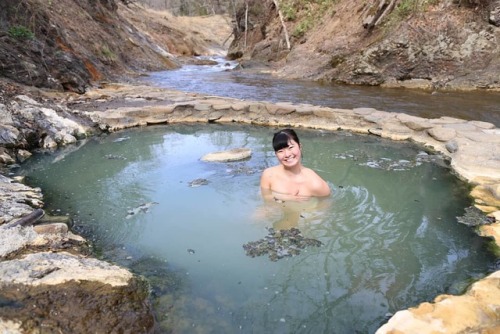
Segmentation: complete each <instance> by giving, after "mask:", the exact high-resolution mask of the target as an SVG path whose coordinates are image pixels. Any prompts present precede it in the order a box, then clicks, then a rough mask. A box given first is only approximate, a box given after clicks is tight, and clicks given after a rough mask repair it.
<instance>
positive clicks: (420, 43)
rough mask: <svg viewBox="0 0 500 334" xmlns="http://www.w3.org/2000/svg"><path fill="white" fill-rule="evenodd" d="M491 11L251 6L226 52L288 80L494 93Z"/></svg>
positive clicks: (444, 2)
mask: <svg viewBox="0 0 500 334" xmlns="http://www.w3.org/2000/svg"><path fill="white" fill-rule="evenodd" d="M277 3H279V7H278V8H277V7H276V4H277ZM278 9H279V11H280V14H281V16H280V15H278ZM498 13H500V1H448V0H441V1H386V0H377V1H370V2H367V1H363V0H340V1H310V2H308V3H307V4H305V3H304V2H296V1H295V2H294V1H288V0H282V1H279V2H275V1H271V0H267V1H250V7H249V8H248V10H246V8H241V10H240V12H239V15H238V18H239V19H238V23H239V25H238V27H239V29H238V30H237V38H236V39H235V40H234V41H233V43H232V44H231V48H230V50H229V55H230V56H231V57H234V58H241V59H242V60H244V61H247V62H248V63H249V66H251V65H252V63H253V62H255V61H259V62H262V63H264V64H266V65H267V66H268V67H269V71H272V72H274V73H275V74H276V75H279V76H283V77H287V78H306V79H311V80H322V81H328V82H338V83H345V84H355V85H375V86H386V87H409V88H424V89H430V90H436V89H442V90H445V89H448V90H450V89H452V90H493V91H498V90H500V28H499V25H500V22H499V19H497V16H498ZM247 17H249V19H246V18H247ZM287 37H288V40H287ZM243 65H244V66H245V62H243Z"/></svg>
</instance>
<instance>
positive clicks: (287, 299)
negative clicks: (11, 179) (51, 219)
mask: <svg viewBox="0 0 500 334" xmlns="http://www.w3.org/2000/svg"><path fill="white" fill-rule="evenodd" d="M274 131H276V129H274V128H267V127H252V126H241V125H234V126H229V125H225V126H223V125H217V124H211V125H175V126H162V127H147V128H137V129H132V130H128V131H123V132H119V133H113V134H110V135H107V136H101V137H97V138H92V139H90V140H88V141H87V142H86V143H82V144H80V147H79V149H78V150H76V149H75V148H76V147H73V148H66V149H65V150H62V151H59V152H56V153H53V154H39V155H36V156H35V157H33V158H32V159H30V160H29V161H28V162H27V163H26V164H24V165H23V166H22V168H21V169H20V171H19V174H23V175H26V176H27V180H28V182H29V184H30V185H33V186H39V187H41V188H42V189H43V193H44V195H45V199H46V203H47V204H46V208H45V209H46V210H47V212H49V213H52V214H59V215H64V214H68V215H71V216H72V217H73V218H74V222H75V225H74V229H75V230H76V231H77V232H79V233H81V234H83V235H84V236H86V237H87V238H88V239H89V240H92V242H93V244H94V248H95V251H96V254H97V256H99V257H101V258H103V259H106V260H108V261H111V262H115V263H118V264H120V265H122V266H126V267H128V268H130V269H131V270H133V271H134V272H136V273H138V274H140V275H143V276H144V277H145V278H146V279H148V281H149V282H150V284H151V298H152V303H153V305H154V309H155V312H156V317H157V320H158V326H159V331H160V332H162V333H373V332H374V331H375V330H376V329H377V328H378V327H380V326H381V325H382V324H383V323H384V322H385V321H386V320H387V319H388V317H389V316H390V315H391V314H393V313H394V312H396V311H397V310H400V309H404V308H408V307H410V306H414V305H416V304H418V303H420V302H423V301H431V300H432V299H433V298H434V297H435V296H436V295H438V294H441V293H452V294H457V293H461V292H463V290H464V289H465V288H466V287H467V286H468V285H469V284H470V283H471V282H473V281H474V280H476V279H479V278H481V277H483V276H485V275H486V274H487V273H488V272H491V271H492V270H493V269H494V266H495V257H494V256H493V254H491V253H490V252H489V251H488V244H487V242H486V239H483V238H480V237H478V236H477V235H476V234H475V233H474V232H473V231H472V230H471V229H470V228H469V227H466V226H464V225H461V224H459V223H458V222H457V219H456V217H457V216H461V215H462V214H463V213H464V208H465V207H467V206H468V205H470V203H469V199H468V197H467V194H468V189H467V187H466V185H465V184H463V183H462V182H460V181H459V180H457V179H456V178H455V177H454V176H453V175H452V174H451V173H450V170H449V169H447V168H446V163H445V162H443V161H442V159H440V158H439V157H438V156H434V155H432V154H429V153H426V152H423V151H422V149H421V148H419V147H417V146H414V145H411V144H409V143H399V142H391V141H385V140H381V139H379V138H376V137H372V136H358V135H352V134H348V133H342V132H323V131H312V130H305V129H298V130H297V131H298V134H299V136H300V139H301V142H302V145H303V163H304V165H306V166H308V167H311V168H313V169H315V170H316V171H317V172H318V173H319V174H320V175H321V176H322V177H323V178H325V179H326V180H327V182H328V183H329V184H330V186H331V188H332V196H331V198H329V199H327V200H325V201H322V202H321V203H320V204H319V205H302V206H295V205H291V206H290V207H285V206H283V205H282V206H280V205H265V204H264V203H263V201H262V199H261V197H260V190H259V178H260V173H261V172H262V170H263V169H264V168H266V167H268V166H271V165H274V164H276V163H277V161H276V158H275V156H274V152H273V151H272V147H271V143H270V141H271V137H272V134H273V132H274ZM237 147H246V148H250V149H251V150H252V152H253V154H252V157H251V158H250V159H248V160H245V161H240V162H233V163H208V162H202V161H201V160H200V158H201V157H202V156H203V155H204V154H207V153H210V152H214V151H220V150H226V149H231V148H237ZM195 179H206V181H207V182H205V183H206V184H202V185H200V186H198V187H192V186H190V182H191V181H193V180H195ZM141 209H142V210H141ZM283 226H287V227H292V226H293V227H296V228H298V229H299V230H300V231H301V233H302V235H303V236H304V237H307V238H313V239H317V240H319V241H321V242H322V245H321V246H320V247H306V248H305V249H303V250H301V252H300V254H299V255H297V256H293V257H285V258H282V259H280V260H278V261H271V260H270V259H269V257H267V256H260V257H254V258H252V257H249V256H247V255H246V254H245V251H244V249H243V245H244V244H245V243H248V242H250V241H255V240H259V239H261V238H264V237H265V236H266V235H267V234H268V228H270V227H274V228H277V229H279V228H280V227H283Z"/></svg>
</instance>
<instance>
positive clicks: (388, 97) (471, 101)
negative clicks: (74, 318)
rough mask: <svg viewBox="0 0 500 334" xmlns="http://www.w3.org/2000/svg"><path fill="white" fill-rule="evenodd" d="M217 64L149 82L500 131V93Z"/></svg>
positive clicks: (154, 77) (169, 73) (153, 77)
mask: <svg viewBox="0 0 500 334" xmlns="http://www.w3.org/2000/svg"><path fill="white" fill-rule="evenodd" d="M216 60H219V61H220V62H221V63H220V64H219V65H218V66H195V65H191V66H185V67H183V68H181V69H178V70H171V71H163V72H154V73H151V75H150V77H148V78H146V79H145V80H147V81H148V82H151V83H153V84H155V85H158V86H161V87H167V88H171V89H176V90H181V91H187V92H196V93H204V94H211V95H217V96H225V97H232V98H240V99H247V100H257V101H269V102H284V101H286V102H293V103H307V104H313V105H318V106H325V107H332V108H344V109H353V108H360V107H370V108H375V109H378V110H383V111H388V112H402V113H406V114H409V115H414V116H419V117H425V118H437V117H441V116H450V117H455V118H461V119H465V120H478V121H485V122H490V123H493V124H495V125H496V126H497V127H500V93H487V92H433V93H431V92H427V91H422V90H410V89H389V88H386V89H384V88H380V87H363V86H344V85H332V84H321V83H317V82H310V81H301V80H283V79H278V78H274V77H272V76H269V75H265V74H255V73H247V72H243V71H228V70H227V66H225V64H226V63H227V61H225V60H223V59H216ZM233 66H234V65H233Z"/></svg>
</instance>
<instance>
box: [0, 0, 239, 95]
mask: <svg viewBox="0 0 500 334" xmlns="http://www.w3.org/2000/svg"><path fill="white" fill-rule="evenodd" d="M211 18H212V19H213V20H214V22H217V24H219V26H217V28H216V29H214V30H217V31H220V32H221V33H222V32H223V33H224V34H225V36H228V35H229V34H230V28H229V24H228V23H227V20H225V19H224V18H222V17H220V16H217V17H215V16H214V17H211ZM193 20H195V19H193ZM178 26H179V27H180V28H178ZM193 27H194V28H193ZM195 28H197V26H196V25H195V24H189V23H186V22H180V23H178V22H177V18H175V17H173V16H172V15H170V14H168V13H162V12H153V11H149V10H146V9H145V8H143V7H140V6H138V5H137V4H131V5H130V7H126V6H124V5H123V4H122V2H117V1H115V0H49V1H47V0H22V1H18V0H3V1H2V2H1V3H0V77H2V76H3V77H6V78H9V79H12V80H14V81H16V82H19V83H22V84H25V85H33V86H36V87H46V88H54V89H60V90H62V89H64V90H69V91H75V92H83V91H85V89H86V87H88V86H89V85H90V84H91V83H94V82H97V81H100V80H109V79H116V78H118V77H121V78H123V77H124V76H126V75H137V73H138V72H141V71H152V70H161V69H168V68H175V67H178V66H180V65H179V59H178V56H193V55H202V54H211V53H213V52H215V51H214V50H215V49H216V48H218V47H219V46H218V44H219V40H217V39H213V38H211V37H209V36H207V35H206V34H205V33H204V31H201V32H197V31H195ZM150 32H152V33H150ZM208 32H210V31H208ZM210 33H211V32H210Z"/></svg>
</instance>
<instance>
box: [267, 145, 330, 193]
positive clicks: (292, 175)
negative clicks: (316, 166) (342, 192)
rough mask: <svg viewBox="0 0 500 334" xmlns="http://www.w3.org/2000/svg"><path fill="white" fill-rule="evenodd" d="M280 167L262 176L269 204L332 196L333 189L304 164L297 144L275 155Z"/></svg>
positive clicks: (273, 168) (270, 168) (270, 169)
mask: <svg viewBox="0 0 500 334" xmlns="http://www.w3.org/2000/svg"><path fill="white" fill-rule="evenodd" d="M276 157H277V159H278V161H279V162H280V164H279V165H277V166H273V167H269V168H267V169H266V170H264V172H263V173H262V176H261V180H260V187H261V191H262V195H263V197H264V199H266V200H271V199H275V200H283V201H286V200H294V201H302V200H307V199H309V198H311V197H326V196H329V195H330V187H329V186H328V184H327V183H326V181H325V180H323V179H322V178H321V177H320V176H319V175H318V174H317V173H316V172H315V171H313V170H312V169H310V168H307V167H304V166H303V165H302V163H301V157H302V152H301V147H300V145H299V144H297V143H296V142H295V141H294V140H290V141H289V142H288V147H285V148H283V149H281V150H279V151H277V152H276Z"/></svg>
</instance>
